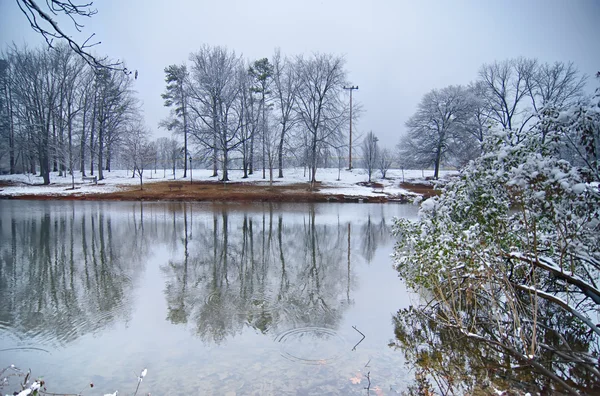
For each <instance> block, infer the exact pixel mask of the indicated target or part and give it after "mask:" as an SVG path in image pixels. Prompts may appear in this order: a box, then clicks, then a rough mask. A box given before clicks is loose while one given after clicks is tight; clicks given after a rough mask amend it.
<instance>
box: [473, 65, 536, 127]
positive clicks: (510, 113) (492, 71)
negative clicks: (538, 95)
mask: <svg viewBox="0 0 600 396" xmlns="http://www.w3.org/2000/svg"><path fill="white" fill-rule="evenodd" d="M536 68H537V60H535V59H526V58H517V59H508V60H505V61H502V62H494V63H492V64H489V65H488V64H485V65H483V66H482V67H481V69H480V70H479V77H480V79H481V82H482V83H483V85H484V87H485V92H486V101H487V104H488V107H489V109H490V110H491V115H490V116H491V117H492V118H493V119H494V120H496V121H497V122H498V123H500V125H502V127H503V128H505V129H513V128H514V127H517V126H518V127H519V129H523V127H524V126H525V125H526V124H527V122H528V121H529V120H530V119H531V118H532V115H531V114H530V113H523V110H524V109H523V108H522V106H521V104H522V101H523V99H524V98H526V97H527V95H528V89H527V82H528V81H529V80H530V79H532V78H533V76H534V73H535V71H536ZM520 116H521V117H520Z"/></svg>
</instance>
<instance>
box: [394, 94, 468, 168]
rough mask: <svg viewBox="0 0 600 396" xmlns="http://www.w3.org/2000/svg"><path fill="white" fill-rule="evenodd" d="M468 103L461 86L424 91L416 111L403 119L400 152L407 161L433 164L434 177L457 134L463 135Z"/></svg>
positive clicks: (451, 147)
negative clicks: (405, 130)
mask: <svg viewBox="0 0 600 396" xmlns="http://www.w3.org/2000/svg"><path fill="white" fill-rule="evenodd" d="M469 106H470V103H469V100H468V96H467V95H466V91H465V89H464V88H463V87H462V86H460V85H458V86H454V85H451V86H449V87H446V88H442V89H441V90H436V89H434V90H432V91H430V92H428V93H427V94H425V96H423V98H422V99H421V102H420V103H419V105H418V107H417V112H416V113H415V114H414V115H413V116H412V117H410V119H409V120H408V121H407V122H406V127H407V129H408V131H407V134H406V135H405V136H404V137H403V138H402V140H401V142H400V149H401V156H402V157H405V158H406V159H410V160H409V161H407V162H408V163H410V164H421V165H427V164H433V166H434V173H433V177H434V178H436V179H437V178H438V176H439V170H440V165H441V164H442V162H443V160H444V158H445V157H446V155H447V154H448V153H449V152H451V150H453V149H454V148H455V146H454V145H455V142H456V140H457V137H459V136H460V137H463V138H464V135H463V134H464V130H463V129H462V125H464V123H465V120H466V119H467V117H468V109H469Z"/></svg>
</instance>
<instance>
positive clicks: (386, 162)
mask: <svg viewBox="0 0 600 396" xmlns="http://www.w3.org/2000/svg"><path fill="white" fill-rule="evenodd" d="M393 162H394V156H393V154H392V152H391V150H390V149H389V148H387V147H384V148H383V149H381V150H379V158H378V160H377V166H378V167H379V171H380V172H381V178H382V179H385V177H386V175H387V171H388V170H389V169H390V167H391V166H392V163H393Z"/></svg>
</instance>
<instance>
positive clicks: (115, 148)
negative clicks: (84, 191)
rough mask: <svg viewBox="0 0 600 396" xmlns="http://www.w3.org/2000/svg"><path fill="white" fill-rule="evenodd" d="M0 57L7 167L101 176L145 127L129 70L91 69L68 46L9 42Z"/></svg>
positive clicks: (0, 149) (0, 145)
mask: <svg viewBox="0 0 600 396" xmlns="http://www.w3.org/2000/svg"><path fill="white" fill-rule="evenodd" d="M1 58H2V59H0V160H2V161H4V163H7V164H8V171H9V172H10V173H11V174H12V173H17V172H29V173H34V174H35V173H37V172H38V171H39V175H40V176H41V177H42V178H43V183H44V184H49V183H50V173H51V172H58V174H59V176H67V175H70V176H71V177H72V178H73V180H74V171H75V170H79V171H80V172H81V175H82V176H85V175H86V174H91V175H94V174H95V173H97V177H98V178H99V179H103V178H104V171H110V170H111V168H112V167H113V164H114V163H115V161H117V162H118V163H119V165H121V164H123V163H125V162H127V161H129V160H131V158H126V154H127V153H126V152H125V151H124V150H122V147H123V143H124V142H125V141H126V140H127V139H129V138H130V136H131V135H132V134H133V131H135V130H137V129H140V128H144V127H143V121H142V115H141V111H140V107H139V102H138V100H137V98H136V96H135V92H134V90H133V81H134V78H135V77H134V76H132V75H130V74H127V73H123V72H122V71H121V70H111V69H109V68H94V67H93V66H90V65H89V64H88V63H86V62H85V60H84V59H82V58H81V57H79V56H77V55H76V54H75V53H74V52H73V51H71V49H70V48H69V47H68V46H66V45H57V46H55V47H54V48H52V49H48V50H45V49H41V48H38V49H31V48H27V47H23V48H20V47H17V46H12V47H9V48H8V49H7V50H6V51H4V53H3V54H2V56H1Z"/></svg>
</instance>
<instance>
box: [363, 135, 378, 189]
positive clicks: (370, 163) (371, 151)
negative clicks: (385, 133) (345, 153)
mask: <svg viewBox="0 0 600 396" xmlns="http://www.w3.org/2000/svg"><path fill="white" fill-rule="evenodd" d="M378 142H379V139H377V136H375V134H374V133H373V131H370V132H369V133H367V136H365V138H364V140H363V141H362V145H361V149H362V156H363V166H364V167H365V169H366V170H367V175H368V176H369V183H371V176H372V175H373V170H374V169H375V167H376V166H377V162H378V159H379V143H378Z"/></svg>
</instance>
